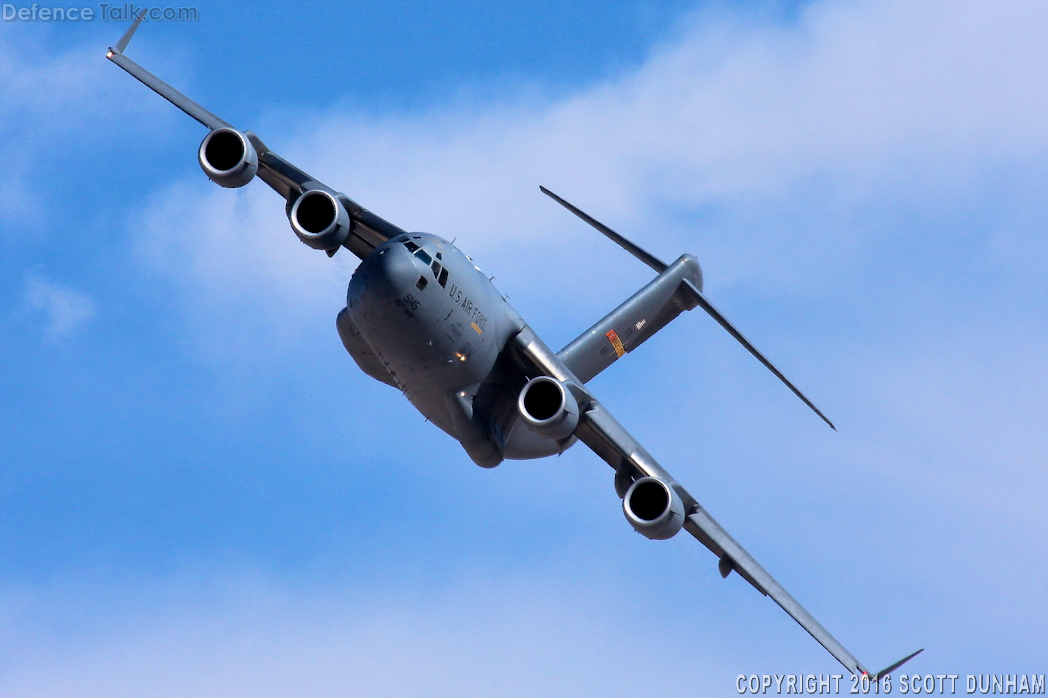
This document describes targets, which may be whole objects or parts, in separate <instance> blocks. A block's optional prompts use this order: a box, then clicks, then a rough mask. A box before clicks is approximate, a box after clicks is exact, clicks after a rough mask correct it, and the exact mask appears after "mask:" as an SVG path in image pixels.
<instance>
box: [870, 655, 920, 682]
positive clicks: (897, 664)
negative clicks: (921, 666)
mask: <svg viewBox="0 0 1048 698" xmlns="http://www.w3.org/2000/svg"><path fill="white" fill-rule="evenodd" d="M923 651H924V648H923V647H922V648H921V649H919V650H917V651H916V652H914V653H913V654H909V655H907V656H905V657H903V658H902V659H900V660H899V661H897V662H895V664H892V665H891V666H889V667H888V668H886V669H881V670H880V671H878V672H877V673H876V674H874V675H873V680H874V681H880V680H881V678H882V677H884V676H887V675H888V674H890V673H892V672H893V671H895V670H896V669H898V668H899V667H901V666H902V665H903V664H905V663H906V662H908V661H910V660H911V659H913V658H914V657H916V656H917V655H918V654H920V653H921V652H923Z"/></svg>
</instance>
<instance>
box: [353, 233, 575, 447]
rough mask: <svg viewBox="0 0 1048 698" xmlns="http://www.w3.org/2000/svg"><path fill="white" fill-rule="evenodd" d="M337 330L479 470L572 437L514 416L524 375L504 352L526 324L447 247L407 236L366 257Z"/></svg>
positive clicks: (431, 238)
mask: <svg viewBox="0 0 1048 698" xmlns="http://www.w3.org/2000/svg"><path fill="white" fill-rule="evenodd" d="M337 326H338V329H339V335H340V336H341V338H342V341H343V344H345V346H346V349H347V350H348V351H349V353H350V354H351V355H352V356H353V358H354V359H356V360H357V363H358V365H359V366H360V367H361V368H362V369H363V370H364V372H365V373H367V374H368V375H370V376H372V377H373V378H375V379H377V380H379V381H382V382H384V383H387V384H389V385H394V386H395V387H398V388H400V389H401V390H402V391H403V393H404V395H405V396H406V397H407V398H408V400H409V401H410V402H411V404H412V405H414V406H415V407H416V408H417V409H418V410H419V412H421V413H422V414H423V415H424V416H425V417H426V418H427V419H429V420H430V421H431V422H433V423H434V424H436V425H437V426H438V427H440V428H441V429H443V430H444V431H445V432H447V433H448V434H450V435H451V436H452V437H454V438H455V439H457V440H459V441H460V442H461V443H462V445H463V446H464V447H465V449H466V451H467V453H469V455H470V456H471V457H472V458H473V460H474V461H476V462H477V463H478V464H480V465H484V466H486V467H492V466H494V465H498V463H499V462H501V460H502V459H503V458H510V459H527V458H542V457H545V456H549V455H553V454H556V453H560V452H562V451H563V450H564V449H565V448H567V447H568V446H570V445H571V444H572V443H574V441H575V440H574V439H568V440H564V441H556V440H554V439H549V438H545V437H542V436H539V435H538V434H536V433H535V432H533V431H532V430H531V429H529V428H528V427H527V425H526V424H524V423H523V421H522V420H521V419H520V415H519V412H518V410H517V397H518V395H519V394H520V391H521V388H523V387H524V384H525V383H526V382H527V377H526V375H525V374H524V373H523V372H522V371H521V370H520V369H519V368H518V367H517V366H515V365H513V363H512V359H510V358H508V357H507V356H506V355H505V353H504V349H505V348H506V346H507V344H508V343H509V342H510V340H511V339H512V338H513V337H514V336H516V335H517V334H518V333H519V332H520V331H521V329H522V328H523V327H524V326H525V323H524V321H523V320H522V319H521V317H520V315H519V314H518V313H517V312H516V311H515V310H514V309H513V308H512V307H511V306H510V305H509V303H507V302H506V300H505V299H504V298H503V297H502V295H501V294H500V293H499V292H498V290H497V289H496V288H495V286H494V285H493V284H492V283H491V281H490V280H489V279H488V278H487V277H486V276H484V274H483V273H482V272H481V271H480V269H478V268H477V267H476V266H475V265H474V264H473V262H472V261H471V260H470V258H469V257H467V256H466V255H465V254H463V253H462V252H461V251H460V250H459V249H458V248H457V247H455V246H454V245H453V244H452V243H450V242H448V241H447V240H444V239H442V238H440V237H437V236H436V235H429V234H425V233H410V234H406V235H399V236H397V237H395V238H392V239H391V240H389V241H387V242H385V243H383V244H381V245H379V246H378V247H377V248H375V250H374V251H372V252H371V253H370V254H369V255H367V256H366V257H364V259H363V260H362V262H361V263H360V265H359V266H358V267H357V269H356V271H355V272H354V274H353V277H352V279H351V280H350V283H349V290H348V293H347V296H346V309H345V310H344V311H342V313H340V314H339V317H338V322H337Z"/></svg>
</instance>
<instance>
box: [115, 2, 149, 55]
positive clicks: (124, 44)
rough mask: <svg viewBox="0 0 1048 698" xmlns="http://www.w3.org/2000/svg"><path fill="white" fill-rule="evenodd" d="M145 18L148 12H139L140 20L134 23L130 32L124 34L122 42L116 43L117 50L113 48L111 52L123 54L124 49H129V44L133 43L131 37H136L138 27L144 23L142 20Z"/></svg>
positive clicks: (121, 38) (129, 29)
mask: <svg viewBox="0 0 1048 698" xmlns="http://www.w3.org/2000/svg"><path fill="white" fill-rule="evenodd" d="M145 16H146V11H145V10H142V11H141V12H139V13H138V18H137V19H136V20H135V21H134V22H132V23H131V27H130V28H128V30H127V31H126V32H124V35H123V36H122V37H120V41H118V42H116V48H112V49H109V50H110V51H114V52H115V53H123V52H124V49H125V48H127V44H128V42H129V41H131V37H132V36H134V35H135V32H136V31H138V25H140V24H141V23H142V19H143V18H144V17H145Z"/></svg>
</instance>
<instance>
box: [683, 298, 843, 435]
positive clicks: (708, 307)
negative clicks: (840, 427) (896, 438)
mask: <svg viewBox="0 0 1048 698" xmlns="http://www.w3.org/2000/svg"><path fill="white" fill-rule="evenodd" d="M684 283H685V284H686V285H687V287H688V288H689V290H690V291H691V293H692V295H693V296H694V298H695V302H696V303H698V304H699V306H700V307H701V308H702V309H703V310H705V311H706V312H707V313H709V315H710V317H712V318H713V319H714V320H716V321H717V322H718V323H719V324H720V326H721V327H723V328H724V329H726V330H727V331H728V334H730V335H731V336H732V337H734V338H735V339H736V340H737V341H738V342H739V344H741V345H742V346H744V347H746V351H748V352H750V353H751V354H753V356H754V357H756V359H757V361H760V362H761V363H762V364H764V367H765V368H767V369H768V370H769V371H771V372H772V373H774V374H775V377H776V378H778V379H779V380H781V381H782V382H783V383H785V384H786V387H787V388H789V389H790V390H792V391H793V394H794V395H796V396H797V397H799V398H800V399H801V400H802V401H803V402H804V404H805V405H807V406H808V407H810V408H811V409H812V411H813V412H815V414H817V415H819V417H821V418H822V421H824V422H826V423H827V424H829V425H830V429H833V430H834V431H837V427H835V426H833V422H831V421H830V420H829V419H827V418H826V415H824V414H823V413H822V412H820V411H819V408H818V407H816V406H815V405H814V404H813V403H812V401H811V400H809V399H808V398H807V397H805V395H804V393H802V392H801V391H800V390H798V389H797V386H795V385H794V384H793V383H791V382H790V380H789V379H788V378H787V377H786V376H784V375H782V372H781V371H780V370H779V369H777V368H775V366H774V364H772V362H770V361H768V360H767V359H766V358H764V354H761V353H760V351H758V350H757V347H755V346H753V345H752V344H750V340H748V339H746V338H745V337H743V336H742V333H741V332H739V331H738V330H737V329H735V326H734V325H732V324H731V322H729V321H728V318H726V317H724V316H723V315H721V312H720V311H719V310H717V309H716V308H715V307H713V304H712V303H710V302H709V301H708V300H706V296H704V295H702V292H701V291H699V289H697V288H696V287H695V285H694V284H691V283H689V282H687V281H685V282H684Z"/></svg>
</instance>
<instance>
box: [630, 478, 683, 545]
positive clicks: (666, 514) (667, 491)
mask: <svg viewBox="0 0 1048 698" xmlns="http://www.w3.org/2000/svg"><path fill="white" fill-rule="evenodd" d="M622 512H623V513H624V514H625V515H626V520H627V521H629V522H630V526H633V528H634V529H635V530H636V531H637V533H640V534H641V535H643V536H644V537H646V538H650V539H652V540H666V539H667V538H672V537H673V536H675V535H677V532H678V531H680V529H681V527H682V526H683V525H684V503H683V502H681V501H680V497H679V496H678V495H677V493H676V492H675V491H674V490H673V488H672V487H670V486H669V485H668V484H666V483H665V482H663V481H662V480H658V479H656V478H653V477H642V478H640V479H639V480H637V481H636V482H634V483H633V484H632V485H630V488H629V490H627V491H626V496H625V497H623V498H622Z"/></svg>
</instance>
